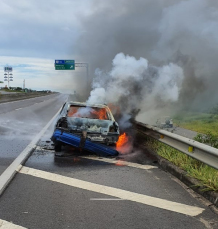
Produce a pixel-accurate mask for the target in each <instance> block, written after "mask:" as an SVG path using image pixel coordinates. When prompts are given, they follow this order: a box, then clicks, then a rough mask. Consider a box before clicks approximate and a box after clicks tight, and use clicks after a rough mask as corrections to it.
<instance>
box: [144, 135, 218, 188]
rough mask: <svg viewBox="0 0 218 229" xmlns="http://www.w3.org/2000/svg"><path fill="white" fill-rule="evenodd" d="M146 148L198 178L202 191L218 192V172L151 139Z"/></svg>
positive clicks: (148, 139) (148, 140)
mask: <svg viewBox="0 0 218 229" xmlns="http://www.w3.org/2000/svg"><path fill="white" fill-rule="evenodd" d="M146 146H147V147H149V148H150V149H151V150H153V151H154V152H156V153H157V154H158V155H159V156H161V157H163V158H165V159H167V160H168V161H170V162H172V163H173V164H175V165H176V166H178V167H180V168H181V169H183V170H184V171H186V172H187V174H188V175H189V176H190V177H193V178H196V179H197V180H198V181H199V184H198V186H199V187H202V189H201V190H202V191H215V192H218V170H216V169H214V168H212V167H210V166H207V165H205V164H204V163H202V162H200V161H198V160H196V159H194V158H191V157H189V156H188V155H186V154H184V153H181V152H179V151H178V150H175V149H174V148H172V147H170V146H167V145H165V144H163V143H161V142H159V141H157V140H154V139H151V138H149V137H148V138H147V141H146Z"/></svg>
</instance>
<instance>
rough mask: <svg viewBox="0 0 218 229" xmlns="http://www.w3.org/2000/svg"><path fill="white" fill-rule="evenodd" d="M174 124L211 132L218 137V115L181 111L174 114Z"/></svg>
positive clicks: (199, 131)
mask: <svg viewBox="0 0 218 229" xmlns="http://www.w3.org/2000/svg"><path fill="white" fill-rule="evenodd" d="M173 121H174V125H175V126H179V127H182V128H185V129H189V130H193V131H196V132H198V133H202V134H207V133H209V132H210V133H211V134H213V135H214V136H217V137H218V115H214V114H209V113H197V112H183V113H181V114H179V115H175V116H174V118H173Z"/></svg>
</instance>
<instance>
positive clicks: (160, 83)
mask: <svg viewBox="0 0 218 229" xmlns="http://www.w3.org/2000/svg"><path fill="white" fill-rule="evenodd" d="M217 12H218V2H216V1H213V0H189V1H187V0H176V1H175V0H135V1H131V0H116V1H115V0H110V1H107V0H106V1H100V0H94V1H93V11H92V14H90V15H89V16H87V17H85V18H81V23H82V26H83V30H84V32H83V34H82V36H81V37H80V39H79V40H78V45H77V47H78V50H77V51H78V52H79V53H80V55H83V56H84V57H85V58H86V60H87V62H89V63H90V67H91V69H90V76H91V78H94V80H93V83H92V88H91V90H92V91H91V94H90V97H89V99H88V101H89V102H90V103H93V102H97V103H102V102H107V103H108V102H109V103H110V102H111V103H116V104H119V105H120V106H121V108H122V109H123V110H124V111H125V113H126V114H128V113H131V112H133V111H136V110H140V112H139V113H138V115H137V118H138V119H139V120H141V121H145V122H149V119H150V118H151V117H152V118H154V117H155V116H157V117H158V116H159V115H160V114H163V115H164V114H166V113H167V112H169V111H170V112H172V111H178V109H206V108H208V107H209V106H210V105H213V104H214V103H215V102H216V101H217V98H218V90H216V85H217V83H218V77H217V72H218V64H217V59H218V31H217V29H216V28H218V13H217ZM112 60H113V61H112ZM111 63H112V64H111ZM90 83H91V81H90ZM211 92H213V93H211Z"/></svg>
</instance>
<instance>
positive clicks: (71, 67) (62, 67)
mask: <svg viewBox="0 0 218 229" xmlns="http://www.w3.org/2000/svg"><path fill="white" fill-rule="evenodd" d="M55 70H75V64H55Z"/></svg>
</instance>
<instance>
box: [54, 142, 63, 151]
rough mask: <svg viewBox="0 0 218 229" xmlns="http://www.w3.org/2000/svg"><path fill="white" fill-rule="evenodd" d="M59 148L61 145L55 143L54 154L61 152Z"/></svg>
mask: <svg viewBox="0 0 218 229" xmlns="http://www.w3.org/2000/svg"><path fill="white" fill-rule="evenodd" d="M61 147H62V145H61V144H60V143H55V147H54V149H55V152H61Z"/></svg>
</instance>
